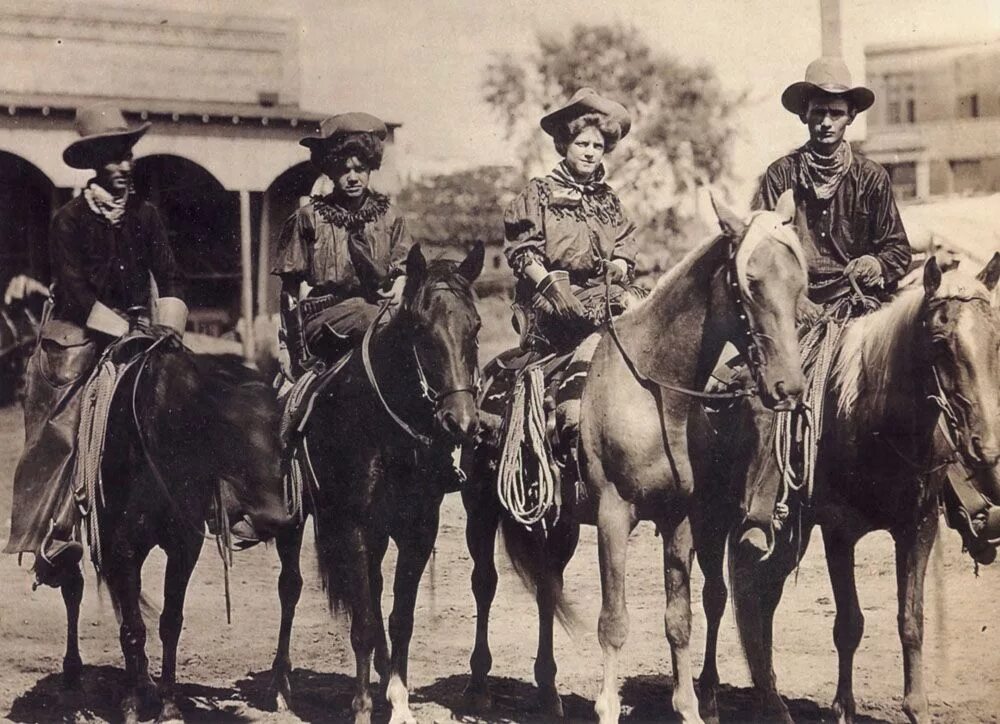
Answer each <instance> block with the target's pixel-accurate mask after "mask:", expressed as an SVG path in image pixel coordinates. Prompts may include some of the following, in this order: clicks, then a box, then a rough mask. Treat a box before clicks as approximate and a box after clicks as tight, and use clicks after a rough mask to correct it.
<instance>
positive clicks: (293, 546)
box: [271, 525, 305, 711]
mask: <svg viewBox="0 0 1000 724" xmlns="http://www.w3.org/2000/svg"><path fill="white" fill-rule="evenodd" d="M304 530H305V526H304V525H297V526H294V527H289V528H286V529H283V530H282V531H281V532H280V533H279V534H278V536H277V541H276V542H277V547H278V558H279V560H280V561H281V573H280V574H279V575H278V598H279V599H280V601H281V628H280V630H279V632H278V650H277V652H276V653H275V654H274V663H272V664H271V691H272V692H273V696H274V701H275V707H276V708H277V710H278V711H287V710H288V708H289V706H290V702H291V700H292V684H291V681H289V675H290V674H291V673H292V659H291V655H290V654H289V648H290V646H291V641H292V621H293V620H294V619H295V606H296V605H297V604H298V602H299V595H300V594H301V593H302V572H301V569H300V568H299V565H300V561H299V558H300V555H301V553H302V533H303V531H304Z"/></svg>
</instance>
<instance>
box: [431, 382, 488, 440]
mask: <svg viewBox="0 0 1000 724" xmlns="http://www.w3.org/2000/svg"><path fill="white" fill-rule="evenodd" d="M434 418H435V420H436V421H437V424H438V427H439V428H440V429H441V431H442V432H443V433H444V434H445V435H447V436H448V437H449V438H450V439H452V440H453V441H455V442H471V441H472V438H473V435H474V434H475V432H476V428H477V427H478V425H479V410H478V409H477V407H476V401H475V399H474V398H473V397H472V395H471V393H460V394H456V395H453V396H451V397H449V398H448V402H447V404H445V405H442V406H441V407H440V408H439V409H438V410H437V412H436V413H435V414H434Z"/></svg>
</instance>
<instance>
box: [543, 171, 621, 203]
mask: <svg viewBox="0 0 1000 724" xmlns="http://www.w3.org/2000/svg"><path fill="white" fill-rule="evenodd" d="M604 175H605V172H604V164H601V165H600V166H598V167H597V170H596V171H594V175H593V176H591V177H590V178H589V179H588V180H587V181H578V180H577V179H576V177H574V176H573V174H572V173H570V170H569V166H568V165H567V164H566V162H565V161H563V162H561V163H560V164H559V165H558V166H556V167H555V168H554V169H552V171H550V172H549V174H548V175H547V176H546V177H545V178H546V180H547V181H548V182H549V194H550V199H549V205H550V206H579V205H580V203H581V202H582V201H583V197H584V196H594V195H598V194H604V193H607V192H608V191H610V190H611V189H610V187H609V186H608V185H607V184H606V183H604Z"/></svg>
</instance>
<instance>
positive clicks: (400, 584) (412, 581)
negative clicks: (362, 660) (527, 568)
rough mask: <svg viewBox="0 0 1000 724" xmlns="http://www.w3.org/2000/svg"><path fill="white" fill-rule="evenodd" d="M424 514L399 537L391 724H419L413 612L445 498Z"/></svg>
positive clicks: (392, 632) (388, 694) (429, 505)
mask: <svg viewBox="0 0 1000 724" xmlns="http://www.w3.org/2000/svg"><path fill="white" fill-rule="evenodd" d="M424 504H425V505H426V508H425V509H424V511H423V515H421V516H420V518H419V519H418V520H416V521H415V522H412V523H407V526H406V530H403V531H401V532H400V534H399V535H398V536H396V547H397V548H398V549H399V557H398V558H397V559H396V577H395V580H394V581H393V586H392V594H393V601H392V613H391V614H389V637H390V638H391V639H392V661H391V667H390V671H391V673H390V676H389V686H388V688H387V689H386V699H388V701H389V703H390V704H391V705H392V716H391V717H390V719H389V724H416V721H417V720H416V718H415V717H414V716H413V712H411V711H410V693H409V691H408V689H407V687H408V673H407V666H408V664H409V655H410V638H411V637H412V636H413V611H414V609H415V608H416V605H417V590H418V589H419V587H420V577H421V576H423V574H424V568H426V567H427V561H428V560H429V559H430V557H431V551H432V550H433V549H434V541H435V540H436V539H437V532H438V508H439V506H440V505H441V498H435V499H434V500H433V501H425V503H424Z"/></svg>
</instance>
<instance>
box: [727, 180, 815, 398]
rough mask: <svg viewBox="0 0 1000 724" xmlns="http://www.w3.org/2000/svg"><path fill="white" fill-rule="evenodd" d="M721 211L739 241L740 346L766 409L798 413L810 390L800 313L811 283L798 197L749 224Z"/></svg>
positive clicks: (734, 264) (734, 293)
mask: <svg viewBox="0 0 1000 724" xmlns="http://www.w3.org/2000/svg"><path fill="white" fill-rule="evenodd" d="M713 203H714V200H713ZM715 210H716V215H717V216H718V217H719V224H720V226H721V227H722V230H723V232H724V233H725V234H726V235H727V236H729V237H730V238H732V239H734V240H735V246H734V250H735V251H734V253H733V255H732V258H731V259H730V269H729V274H730V279H729V285H730V287H731V289H730V291H731V298H732V299H733V301H734V305H733V306H734V309H733V317H734V319H733V325H734V326H735V327H736V328H737V329H741V330H742V331H743V333H742V334H737V335H736V338H735V339H734V343H735V344H736V346H737V347H738V348H739V349H740V352H742V353H743V355H744V357H745V358H746V359H747V360H748V362H749V365H750V368H751V370H752V372H753V373H754V377H755V378H756V381H757V385H758V387H759V394H760V397H761V401H762V402H763V403H764V405H766V406H767V407H769V408H772V409H778V410H787V409H792V408H794V407H795V406H796V405H797V404H798V398H799V395H801V394H802V390H803V389H804V387H805V377H804V376H803V374H802V364H801V361H800V359H799V344H798V334H797V330H796V312H797V309H798V305H799V300H800V299H801V298H802V297H803V295H804V294H805V293H806V284H807V271H806V263H805V255H804V252H803V251H802V245H801V243H800V242H799V239H798V236H797V235H796V233H795V227H794V226H793V225H792V220H793V219H794V217H795V202H794V199H793V197H792V192H791V191H786V192H785V193H784V194H782V195H781V197H780V198H779V199H778V203H777V206H776V207H775V209H774V211H755V212H754V213H753V214H751V216H750V218H749V220H748V221H747V222H744V221H743V220H741V219H739V218H738V217H737V216H735V215H734V214H733V213H732V212H731V211H729V210H728V209H726V208H725V207H723V206H721V205H718V204H715Z"/></svg>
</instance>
